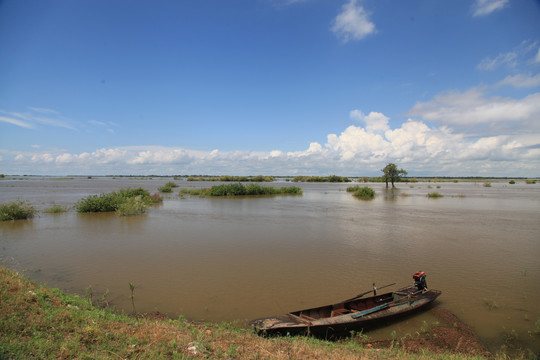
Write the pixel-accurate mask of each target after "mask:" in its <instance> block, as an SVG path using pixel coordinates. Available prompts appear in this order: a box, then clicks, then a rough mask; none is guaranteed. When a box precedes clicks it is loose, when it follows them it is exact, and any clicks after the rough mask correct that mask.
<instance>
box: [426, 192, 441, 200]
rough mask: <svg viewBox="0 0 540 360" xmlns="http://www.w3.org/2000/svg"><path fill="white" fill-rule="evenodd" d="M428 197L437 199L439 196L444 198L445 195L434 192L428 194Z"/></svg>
mask: <svg viewBox="0 0 540 360" xmlns="http://www.w3.org/2000/svg"><path fill="white" fill-rule="evenodd" d="M427 197H428V198H430V199H437V198H442V197H443V195H442V194H441V193H438V192H432V193H429V194H427Z"/></svg>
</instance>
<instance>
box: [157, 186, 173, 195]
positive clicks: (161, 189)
mask: <svg viewBox="0 0 540 360" xmlns="http://www.w3.org/2000/svg"><path fill="white" fill-rule="evenodd" d="M158 191H159V192H163V193H171V192H172V186H169V185H163V186H160V187H158Z"/></svg>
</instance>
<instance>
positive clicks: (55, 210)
mask: <svg viewBox="0 0 540 360" xmlns="http://www.w3.org/2000/svg"><path fill="white" fill-rule="evenodd" d="M67 211H68V210H67V209H66V208H65V207H63V206H60V205H56V204H55V205H53V206H51V207H50V208H47V209H45V210H43V212H44V213H47V214H60V213H65V212H67Z"/></svg>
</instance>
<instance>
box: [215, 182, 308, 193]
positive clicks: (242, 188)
mask: <svg viewBox="0 0 540 360" xmlns="http://www.w3.org/2000/svg"><path fill="white" fill-rule="evenodd" d="M286 194H292V195H300V194H302V189H301V188H299V187H295V186H292V187H281V188H275V187H272V186H261V185H258V184H248V185H243V184H240V183H238V184H228V185H216V186H212V187H211V188H210V190H209V191H208V192H207V195H208V196H250V195H286Z"/></svg>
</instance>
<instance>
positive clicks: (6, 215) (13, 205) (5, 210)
mask: <svg viewBox="0 0 540 360" xmlns="http://www.w3.org/2000/svg"><path fill="white" fill-rule="evenodd" d="M35 213H36V209H35V208H34V207H33V206H32V205H30V204H28V203H26V202H23V201H21V200H17V201H12V202H10V203H6V204H1V205H0V221H7V220H23V219H30V218H32V217H34V214H35Z"/></svg>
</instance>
